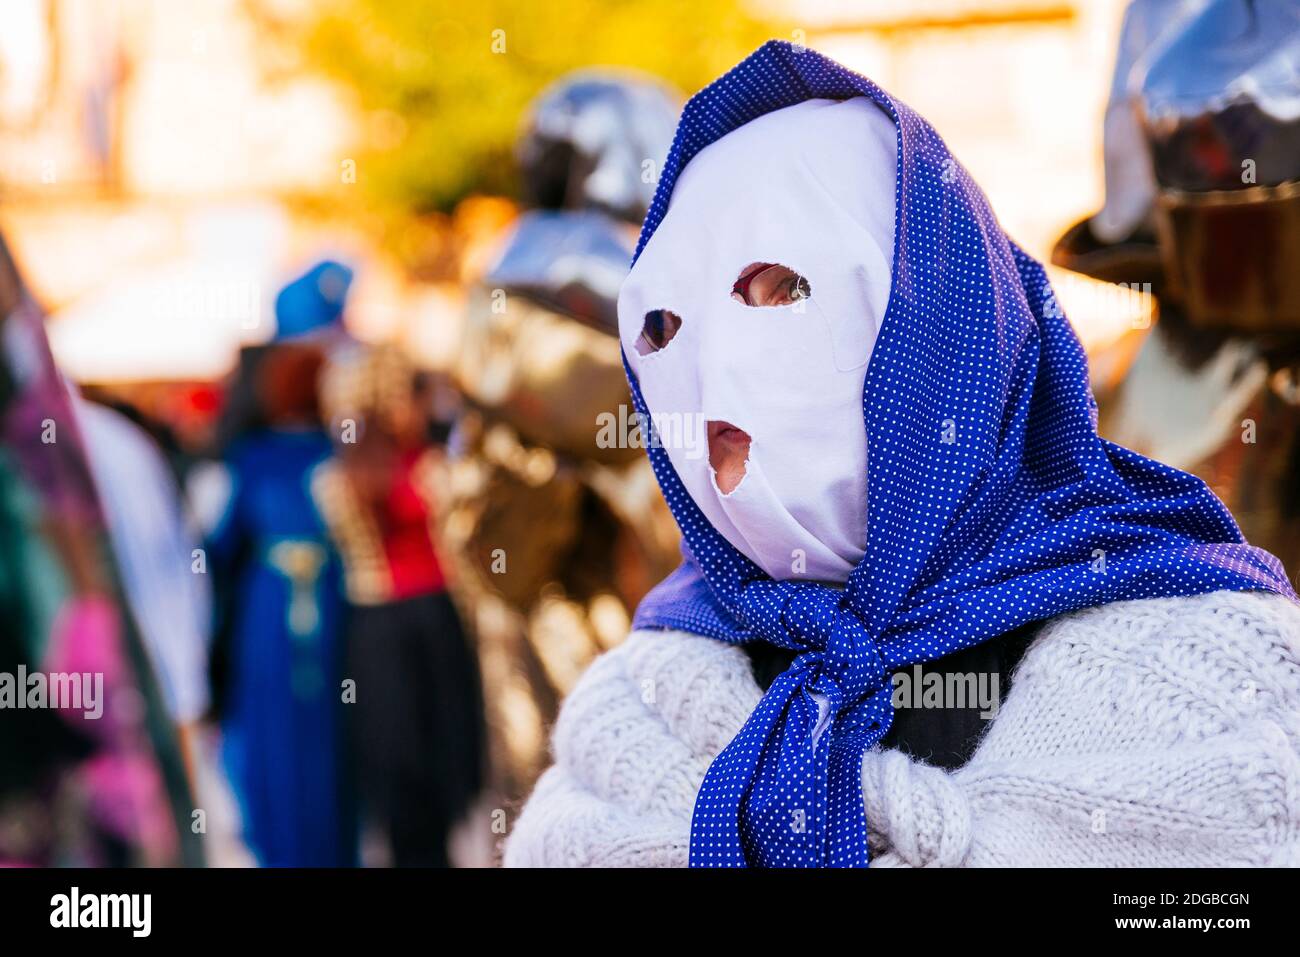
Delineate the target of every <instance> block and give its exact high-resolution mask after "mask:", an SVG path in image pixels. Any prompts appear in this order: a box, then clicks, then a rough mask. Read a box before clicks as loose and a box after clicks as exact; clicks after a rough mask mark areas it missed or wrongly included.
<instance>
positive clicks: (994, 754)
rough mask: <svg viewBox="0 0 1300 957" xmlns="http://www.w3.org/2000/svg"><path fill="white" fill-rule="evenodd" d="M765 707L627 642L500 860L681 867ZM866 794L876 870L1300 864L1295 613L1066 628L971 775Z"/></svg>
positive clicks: (1195, 608)
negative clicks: (701, 800)
mask: <svg viewBox="0 0 1300 957" xmlns="http://www.w3.org/2000/svg"><path fill="white" fill-rule="evenodd" d="M760 696H761V693H760V691H759V688H758V686H757V685H756V684H755V683H754V679H753V677H752V675H751V671H750V665H749V659H748V658H747V656H746V655H745V654H744V653H743V652H742V651H741V650H740V649H739V648H736V647H734V646H729V645H725V644H723V643H721V642H718V641H713V640H711V639H708V638H701V637H698V636H696V635H690V634H686V633H684V632H662V631H658V632H656V631H644V632H634V633H633V634H632V635H631V636H630V637H629V638H628V640H627V641H626V642H625V643H624V644H622V645H621V646H619V647H618V648H616V649H615V650H613V651H611V652H609V653H607V654H605V655H604V656H603V657H601V658H600V659H598V660H597V661H596V662H595V663H593V664H592V666H591V667H590V669H589V670H588V671H587V673H586V674H585V675H584V676H583V677H582V679H581V680H580V681H579V683H578V685H577V686H576V687H575V688H574V690H573V692H572V693H571V694H570V695H569V697H568V699H567V700H566V701H565V704H564V707H563V709H562V710H561V713H560V718H559V721H558V722H557V724H556V726H555V732H554V737H553V741H552V749H553V751H554V755H555V765H554V766H553V767H552V768H550V770H548V771H547V772H546V773H545V774H543V775H542V777H541V779H540V780H539V781H538V783H537V787H536V789H535V790H534V792H533V794H532V796H531V797H530V798H529V800H528V802H527V804H526V806H525V807H524V809H523V812H522V814H521V815H520V816H519V818H518V820H517V821H516V822H515V823H514V827H513V830H512V832H511V833H510V835H509V836H508V837H507V839H506V844H505V863H506V865H507V866H547V867H578V866H638V867H672V866H683V865H685V864H686V861H687V852H688V847H689V843H690V822H691V811H692V808H693V806H694V803H695V795H696V793H697V791H698V790H699V787H700V783H701V781H702V780H703V777H704V773H705V771H706V770H707V769H708V766H709V764H710V762H712V760H713V758H714V756H715V755H717V754H718V752H719V751H720V750H721V749H722V748H724V747H725V746H726V745H727V743H728V742H729V741H730V740H731V739H732V737H733V736H734V735H735V734H736V732H737V731H739V730H740V727H741V725H742V724H743V723H744V721H745V719H746V718H748V717H749V714H750V712H751V711H752V710H753V708H754V705H755V704H757V702H758V700H759V698H760ZM862 787H863V795H864V798H865V803H866V809H867V821H868V824H869V828H870V844H871V849H872V858H873V860H872V863H873V866H895V867H897V866H904V867H905V866H925V865H930V866H1002V865H1013V866H1071V867H1078V866H1104V867H1117V866H1139V865H1145V866H1157V867H1160V866H1198V865H1199V866H1210V865H1216V866H1221V865H1248V866H1261V865H1290V866H1300V607H1297V606H1296V605H1294V604H1293V603H1292V602H1290V601H1289V600H1287V599H1285V598H1281V597H1278V596H1275V595H1269V594H1264V593H1236V592H1216V593H1214V594H1211V595H1203V596H1199V597H1196V598H1161V599H1151V600H1146V601H1133V602H1124V603H1120V604H1113V605H1106V606H1103V607H1100V608H1093V609H1088V610H1086V611H1082V612H1075V613H1072V614H1069V615H1062V616H1060V617H1058V618H1056V619H1053V620H1052V621H1050V622H1049V623H1048V624H1047V625H1046V626H1045V627H1044V628H1043V629H1042V630H1041V631H1040V633H1039V635H1038V636H1037V638H1036V639H1035V640H1034V642H1033V644H1032V645H1031V646H1030V648H1029V651H1028V652H1027V653H1026V655H1025V657H1024V659H1023V660H1022V661H1021V663H1020V665H1019V667H1018V668H1017V670H1016V672H1015V674H1014V677H1013V679H1012V684H1011V688H1010V691H1009V693H1008V695H1007V699H1006V701H1005V702H1004V703H1003V705H1002V708H1001V710H1000V711H999V712H998V715H997V717H996V718H994V719H993V720H992V721H990V723H989V727H988V730H987V731H986V733H985V735H984V737H983V739H982V740H981V742H980V745H979V747H978V749H977V750H976V752H975V755H974V757H973V758H972V759H971V761H970V762H969V763H968V764H967V765H966V766H964V767H962V768H961V769H959V770H957V771H954V772H951V773H949V772H945V771H942V770H940V769H937V768H933V767H929V766H927V765H925V764H922V763H919V762H917V761H913V760H911V759H909V758H907V757H906V756H904V755H903V754H902V753H900V752H896V751H879V750H877V751H873V752H870V753H869V754H867V755H866V757H865V759H864V761H863V767H862Z"/></svg>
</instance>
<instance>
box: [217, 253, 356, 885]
mask: <svg viewBox="0 0 1300 957" xmlns="http://www.w3.org/2000/svg"><path fill="white" fill-rule="evenodd" d="M350 276H351V274H350V273H349V272H348V271H347V270H346V269H344V268H343V267H341V266H338V265H337V264H332V263H323V264H321V266H318V267H317V268H316V269H314V270H312V271H311V272H309V273H308V274H307V275H305V276H303V277H302V278H301V279H299V280H297V281H296V282H295V283H292V284H290V285H289V286H288V287H286V289H285V290H284V292H282V293H281V295H280V297H279V299H278V300H277V302H276V313H277V320H278V333H277V337H276V343H281V342H285V341H286V340H300V339H301V337H302V336H304V335H308V334H311V333H313V332H315V331H318V330H320V329H324V328H327V327H329V326H331V325H334V324H335V323H336V322H337V320H338V319H339V317H340V315H341V310H342V297H343V295H344V294H345V293H346V288H347V281H348V280H349V279H350ZM273 347H274V344H273ZM331 452H332V447H331V444H330V440H329V437H328V436H327V435H326V433H325V431H324V430H323V429H321V428H319V427H315V426H311V425H304V426H300V427H277V426H274V425H272V426H269V427H263V428H259V429H257V430H255V431H253V432H250V433H249V434H247V435H245V436H243V437H241V438H239V439H237V440H236V441H235V442H233V443H232V444H231V446H230V447H229V449H228V450H227V453H226V466H227V468H228V470H229V472H230V477H231V480H232V491H231V497H230V501H229V504H228V505H227V508H226V511H225V514H224V515H223V517H222V519H221V521H220V523H219V524H218V526H217V528H216V529H215V531H214V533H213V535H212V536H211V538H210V540H209V543H208V551H209V556H210V559H211V562H212V566H213V571H214V573H215V574H217V575H218V576H221V577H222V578H223V579H224V581H225V583H226V587H227V589H228V590H229V594H230V595H231V596H232V601H231V602H230V605H231V607H230V609H229V611H228V612H227V614H228V615H229V616H230V621H229V622H228V623H227V627H228V634H229V637H228V641H229V661H228V664H227V668H228V673H229V678H228V685H229V687H228V690H227V692H226V695H225V704H224V708H223V722H222V732H223V748H224V758H225V762H226V768H227V772H228V774H229V776H230V780H231V783H232V786H233V788H234V790H235V794H236V796H237V797H238V800H239V804H240V810H241V812H242V814H243V824H244V832H245V834H244V836H245V840H246V841H247V843H248V844H249V846H250V848H251V849H252V851H253V852H254V854H255V855H256V856H257V859H258V862H259V863H260V864H262V865H263V866H271V867H275V866H308V867H310V866H322V867H324V866H335V867H338V866H350V865H353V864H355V863H356V824H355V813H354V809H353V806H352V804H353V802H352V799H351V796H350V794H349V790H348V787H347V783H346V782H347V768H346V763H345V760H344V714H343V708H344V707H346V705H344V704H343V702H342V689H341V681H342V676H343V624H344V623H343V616H344V607H345V606H344V600H343V592H342V579H341V566H340V564H339V560H338V556H337V555H336V553H335V550H334V547H333V545H332V543H331V541H330V539H329V536H328V533H327V531H326V528H325V525H324V523H323V522H322V520H321V517H320V515H319V513H318V512H317V509H316V506H315V503H314V502H313V500H312V496H311V488H310V480H311V475H312V472H313V470H314V469H315V468H316V466H317V465H319V464H320V463H321V462H322V461H324V460H325V459H327V458H328V457H329V456H330V454H331Z"/></svg>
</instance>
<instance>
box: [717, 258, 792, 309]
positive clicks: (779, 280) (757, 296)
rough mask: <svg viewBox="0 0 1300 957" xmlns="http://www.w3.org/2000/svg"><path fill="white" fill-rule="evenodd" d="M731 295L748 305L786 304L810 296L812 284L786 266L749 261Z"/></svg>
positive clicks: (732, 288)
mask: <svg viewBox="0 0 1300 957" xmlns="http://www.w3.org/2000/svg"><path fill="white" fill-rule="evenodd" d="M731 296H732V298H733V299H735V300H736V301H737V302H741V303H744V304H745V305H747V306H788V305H790V304H791V303H794V302H799V301H800V300H802V299H807V298H809V297H810V296H812V285H811V284H810V283H809V282H808V280H807V279H805V278H804V277H803V276H801V275H799V273H797V272H795V271H794V270H793V269H791V268H790V267H789V266H782V265H781V264H780V263H751V264H750V265H748V266H746V267H745V268H744V269H742V270H741V271H740V276H739V277H738V278H737V279H736V282H735V285H733V286H732V287H731Z"/></svg>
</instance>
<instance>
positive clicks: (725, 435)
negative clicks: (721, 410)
mask: <svg viewBox="0 0 1300 957" xmlns="http://www.w3.org/2000/svg"><path fill="white" fill-rule="evenodd" d="M707 429H708V439H709V467H710V468H712V469H713V484H715V485H716V486H717V487H718V491H719V492H721V493H722V494H723V495H730V494H731V493H732V492H734V491H735V490H736V489H738V488H739V487H740V483H741V481H742V480H743V479H744V478H745V470H746V469H747V468H748V467H749V444H750V438H749V433H748V432H746V431H745V430H744V429H741V428H738V427H737V426H734V425H732V424H731V423H730V422H722V421H720V420H717V419H710V420H709V421H708V427H707Z"/></svg>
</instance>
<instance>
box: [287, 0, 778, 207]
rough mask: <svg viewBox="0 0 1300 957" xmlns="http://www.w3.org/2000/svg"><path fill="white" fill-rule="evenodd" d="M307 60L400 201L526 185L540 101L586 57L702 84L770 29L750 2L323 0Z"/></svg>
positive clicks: (366, 179) (588, 62)
mask: <svg viewBox="0 0 1300 957" xmlns="http://www.w3.org/2000/svg"><path fill="white" fill-rule="evenodd" d="M311 10H312V13H311V14H309V18H310V19H309V21H308V23H307V24H306V25H305V29H304V31H303V33H302V34H301V36H300V41H299V42H300V43H301V44H302V46H301V50H302V53H303V54H304V55H305V59H306V61H307V64H308V65H309V66H310V67H312V68H314V69H317V70H319V71H321V72H322V73H324V74H325V75H327V76H330V77H333V78H334V79H336V80H338V81H339V82H340V83H342V84H344V85H345V86H347V87H348V88H350V89H351V90H352V91H353V94H354V95H355V97H356V98H357V102H358V105H359V106H360V108H361V110H362V111H363V114H364V115H365V116H366V117H367V121H366V124H365V126H364V128H363V139H364V142H362V143H359V144H357V148H358V151H359V155H358V167H357V181H358V184H359V185H361V186H362V188H363V189H364V190H365V195H366V196H367V197H369V200H370V201H371V202H376V203H379V204H381V205H383V206H385V207H388V208H389V210H390V212H396V211H397V210H405V211H406V212H407V213H416V214H419V213H425V212H433V211H446V210H449V209H451V208H452V207H453V206H454V205H455V204H456V203H457V202H458V201H459V200H460V199H462V198H463V197H465V196H467V195H469V194H471V193H498V194H506V195H511V194H514V193H515V185H516V183H515V168H514V160H513V146H514V141H515V139H516V136H517V135H518V132H519V128H520V124H521V123H522V121H523V117H524V111H525V109H526V107H527V105H528V103H529V101H530V100H532V99H533V97H534V96H536V95H537V93H538V92H540V91H541V90H542V89H543V87H545V86H546V85H547V84H548V83H550V82H551V81H552V80H555V79H556V78H557V77H560V76H562V75H563V74H565V73H568V72H569V71H571V70H573V69H575V68H578V67H588V66H595V65H607V66H615V67H631V68H635V69H640V70H644V71H646V72H649V73H652V74H655V75H657V76H659V77H662V78H663V79H665V80H666V81H667V82H668V83H670V84H671V85H673V86H675V87H676V88H677V89H679V90H681V91H683V93H684V94H686V93H690V92H693V91H695V90H697V89H699V88H700V87H701V86H703V85H704V84H706V83H707V82H709V81H710V80H711V79H713V78H714V77H715V76H717V75H718V74H720V73H722V72H724V71H725V70H727V69H728V68H729V67H731V66H733V65H734V64H735V63H736V62H737V61H739V60H740V59H741V58H742V57H744V56H745V55H746V54H747V53H749V52H750V51H751V50H753V49H754V48H755V47H756V46H758V45H759V44H760V43H761V42H762V41H763V40H765V39H767V38H768V37H769V36H771V35H773V33H772V31H773V29H774V25H773V23H772V22H771V21H770V20H763V19H760V18H759V17H758V16H756V15H755V14H754V13H753V12H751V10H750V9H749V7H748V6H746V5H745V4H744V2H743V0H456V2H453V0H319V2H317V3H315V4H313V5H312V7H311Z"/></svg>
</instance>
